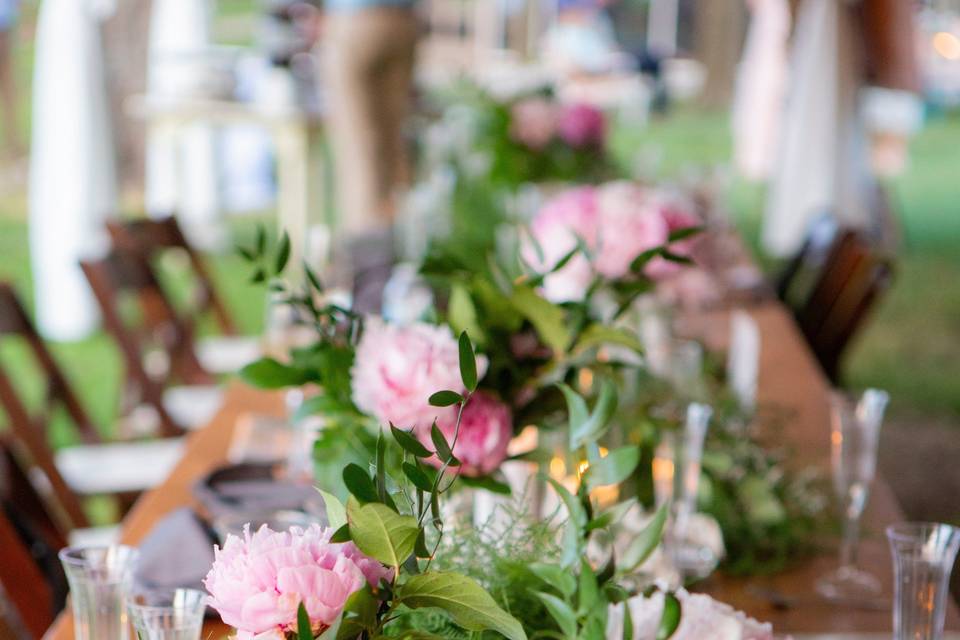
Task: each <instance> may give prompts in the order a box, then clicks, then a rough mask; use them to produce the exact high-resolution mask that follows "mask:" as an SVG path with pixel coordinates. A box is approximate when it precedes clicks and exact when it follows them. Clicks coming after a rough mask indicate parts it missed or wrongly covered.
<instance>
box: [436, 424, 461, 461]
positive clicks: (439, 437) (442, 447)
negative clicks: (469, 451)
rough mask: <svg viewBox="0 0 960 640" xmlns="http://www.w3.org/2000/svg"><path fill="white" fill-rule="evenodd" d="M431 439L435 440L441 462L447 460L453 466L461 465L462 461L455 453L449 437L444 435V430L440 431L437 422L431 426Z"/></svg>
mask: <svg viewBox="0 0 960 640" xmlns="http://www.w3.org/2000/svg"><path fill="white" fill-rule="evenodd" d="M430 439H431V440H433V446H434V447H436V449H437V457H438V458H440V461H441V462H446V463H447V464H448V465H450V466H451V467H457V466H459V465H460V461H459V460H457V458H456V457H455V456H454V455H453V450H452V449H451V448H450V445H449V444H448V443H447V439H446V438H445V437H444V436H443V432H442V431H440V427H438V426H437V423H436V422H434V423H433V425H432V426H431V427H430Z"/></svg>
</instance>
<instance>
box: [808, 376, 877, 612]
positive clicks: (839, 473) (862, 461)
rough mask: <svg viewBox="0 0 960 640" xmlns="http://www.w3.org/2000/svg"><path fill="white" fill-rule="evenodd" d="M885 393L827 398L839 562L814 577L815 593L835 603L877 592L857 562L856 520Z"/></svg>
mask: <svg viewBox="0 0 960 640" xmlns="http://www.w3.org/2000/svg"><path fill="white" fill-rule="evenodd" d="M889 400H890V397H889V396H888V395H887V393H886V392H885V391H881V390H879V389H867V390H866V391H865V392H864V393H863V395H862V396H861V397H860V399H859V401H854V400H853V399H851V398H849V397H847V396H845V395H843V394H841V393H837V392H834V393H833V394H831V396H830V418H831V422H830V444H831V463H832V467H833V487H834V491H835V493H836V496H837V500H838V503H839V505H840V509H841V516H842V518H843V540H842V543H841V547H840V566H839V567H838V568H837V569H836V570H834V571H832V572H831V573H829V574H827V575H825V576H823V577H821V578H820V579H819V580H818V581H817V585H816V587H817V592H818V593H820V595H822V596H823V597H825V598H827V599H829V600H832V601H836V602H848V603H851V604H856V603H858V602H868V601H871V600H873V599H875V598H876V596H878V595H879V594H880V582H879V580H877V578H876V576H874V575H872V574H870V573H869V572H867V571H864V570H863V569H860V568H859V567H858V566H857V548H858V545H859V542H860V518H861V516H862V515H863V510H864V508H865V507H866V505H867V500H868V499H869V497H870V484H871V483H872V482H873V478H874V475H875V472H876V467H877V445H878V443H879V436H880V425H881V424H882V423H883V414H884V411H885V409H886V406H887V403H888V402H889Z"/></svg>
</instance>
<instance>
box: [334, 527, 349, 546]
mask: <svg viewBox="0 0 960 640" xmlns="http://www.w3.org/2000/svg"><path fill="white" fill-rule="evenodd" d="M330 542H333V543H336V544H340V543H342V542H350V525H348V524H344V525H343V526H341V527H340V528H339V529H337V530H336V531H334V532H333V535H332V536H330Z"/></svg>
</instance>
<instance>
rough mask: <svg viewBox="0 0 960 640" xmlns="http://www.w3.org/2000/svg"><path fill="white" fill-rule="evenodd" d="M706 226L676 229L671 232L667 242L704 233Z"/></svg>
mask: <svg viewBox="0 0 960 640" xmlns="http://www.w3.org/2000/svg"><path fill="white" fill-rule="evenodd" d="M703 231H704V228H703V227H702V226H693V227H684V228H682V229H674V230H673V231H671V232H670V236H669V238H667V242H677V241H679V240H686V239H687V238H690V237H692V236H695V235H698V234H700V233H703Z"/></svg>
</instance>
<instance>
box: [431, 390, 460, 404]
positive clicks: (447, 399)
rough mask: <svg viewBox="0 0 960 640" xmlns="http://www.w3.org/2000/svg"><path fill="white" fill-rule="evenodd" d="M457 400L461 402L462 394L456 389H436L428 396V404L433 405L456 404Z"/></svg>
mask: <svg viewBox="0 0 960 640" xmlns="http://www.w3.org/2000/svg"><path fill="white" fill-rule="evenodd" d="M458 402H463V396H462V395H460V394H459V393H457V392H456V391H450V390H449V389H447V390H445V391H437V392H436V393H434V394H433V395H432V396H430V405H431V406H434V407H449V406H451V405H455V404H457V403H458Z"/></svg>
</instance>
